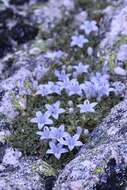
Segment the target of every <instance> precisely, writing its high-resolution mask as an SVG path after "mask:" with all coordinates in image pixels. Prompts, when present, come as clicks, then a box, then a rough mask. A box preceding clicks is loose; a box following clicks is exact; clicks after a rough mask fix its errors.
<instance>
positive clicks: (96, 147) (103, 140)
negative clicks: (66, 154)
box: [54, 100, 127, 190]
mask: <svg viewBox="0 0 127 190" xmlns="http://www.w3.org/2000/svg"><path fill="white" fill-rule="evenodd" d="M126 156H127V100H125V101H123V102H121V103H120V104H119V105H117V106H115V107H114V108H113V109H112V111H111V113H110V114H109V116H108V117H107V118H106V119H105V120H104V122H103V123H102V124H101V125H100V126H98V127H97V128H96V129H95V131H94V132H93V133H92V135H91V138H90V140H89V143H87V144H86V145H85V146H84V147H83V148H82V149H81V151H80V152H79V154H78V155H77V157H76V158H75V159H74V160H73V161H71V162H70V163H69V164H68V165H67V166H66V167H65V169H64V170H63V172H62V173H61V174H60V176H59V177H58V180H57V183H56V186H55V188H54V190H76V189H78V190H93V189H96V190H97V189H99V190H100V189H107V190H111V189H114V190H120V189H123V190H125V187H127V183H126V182H127V159H126ZM109 180H110V181H109Z"/></svg>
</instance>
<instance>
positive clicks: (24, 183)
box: [0, 158, 44, 190]
mask: <svg viewBox="0 0 127 190" xmlns="http://www.w3.org/2000/svg"><path fill="white" fill-rule="evenodd" d="M33 161H34V160H33V159H30V158H22V159H21V160H20V162H19V165H18V167H17V168H13V167H11V166H8V167H4V166H2V165H0V190H12V189H13V190H17V189H18V190H33V189H34V190H43V189H44V182H43V178H42V177H41V176H40V175H39V174H38V173H37V172H35V171H33V170H32V164H33Z"/></svg>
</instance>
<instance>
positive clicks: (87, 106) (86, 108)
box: [78, 100, 97, 113]
mask: <svg viewBox="0 0 127 190" xmlns="http://www.w3.org/2000/svg"><path fill="white" fill-rule="evenodd" d="M96 105H97V103H96V102H93V103H90V102H89V100H85V101H84V103H83V104H79V105H78V107H80V113H87V112H95V109H94V107H95V106H96Z"/></svg>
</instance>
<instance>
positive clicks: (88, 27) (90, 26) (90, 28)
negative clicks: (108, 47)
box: [80, 20, 98, 35]
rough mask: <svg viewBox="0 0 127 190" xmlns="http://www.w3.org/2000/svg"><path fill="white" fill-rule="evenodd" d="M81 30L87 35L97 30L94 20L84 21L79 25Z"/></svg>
mask: <svg viewBox="0 0 127 190" xmlns="http://www.w3.org/2000/svg"><path fill="white" fill-rule="evenodd" d="M80 29H81V30H84V31H85V33H86V35H89V34H90V33H91V32H98V27H97V23H96V21H94V20H92V21H88V20H87V21H85V22H84V23H83V24H82V25H81V26H80Z"/></svg>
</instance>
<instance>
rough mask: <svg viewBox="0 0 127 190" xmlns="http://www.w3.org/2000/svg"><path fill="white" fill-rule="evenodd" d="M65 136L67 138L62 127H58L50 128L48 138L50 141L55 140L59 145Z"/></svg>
mask: <svg viewBox="0 0 127 190" xmlns="http://www.w3.org/2000/svg"><path fill="white" fill-rule="evenodd" d="M66 136H68V133H67V132H65V128H64V125H60V127H59V128H56V127H52V128H51V133H50V137H51V138H52V139H56V140H57V141H58V142H60V143H61V142H63V138H65V137H66Z"/></svg>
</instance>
